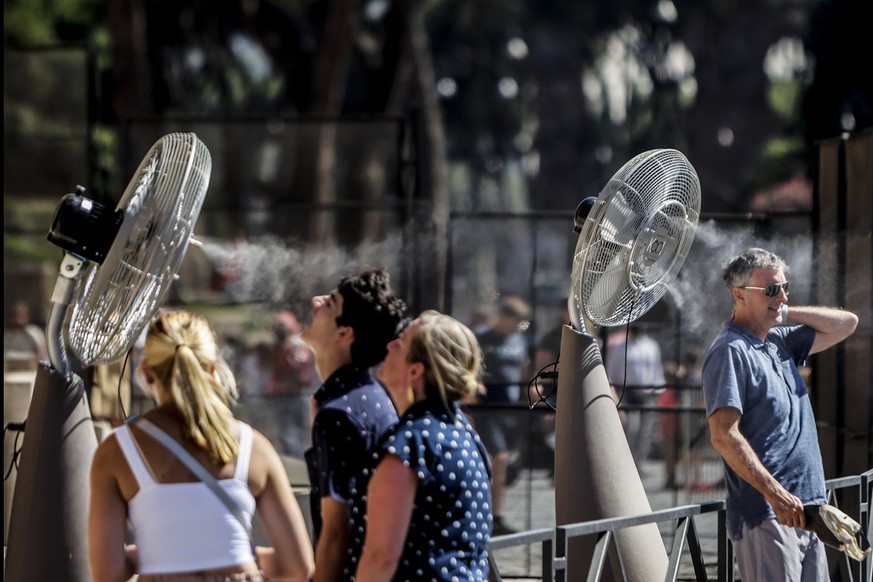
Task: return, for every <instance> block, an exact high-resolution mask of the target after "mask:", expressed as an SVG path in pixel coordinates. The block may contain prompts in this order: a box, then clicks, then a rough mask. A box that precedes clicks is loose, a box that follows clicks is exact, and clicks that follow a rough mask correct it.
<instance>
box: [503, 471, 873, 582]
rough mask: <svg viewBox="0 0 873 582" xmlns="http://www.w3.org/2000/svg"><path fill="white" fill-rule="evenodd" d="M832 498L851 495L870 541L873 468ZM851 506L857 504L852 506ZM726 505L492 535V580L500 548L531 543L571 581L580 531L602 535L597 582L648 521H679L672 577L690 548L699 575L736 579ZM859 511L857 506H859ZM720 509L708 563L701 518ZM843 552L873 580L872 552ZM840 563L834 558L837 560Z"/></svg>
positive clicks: (846, 567) (849, 576) (835, 484)
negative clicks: (622, 538) (623, 536)
mask: <svg viewBox="0 0 873 582" xmlns="http://www.w3.org/2000/svg"><path fill="white" fill-rule="evenodd" d="M825 485H826V487H827V499H828V503H830V504H832V505H835V506H838V502H839V499H838V498H839V497H840V496H843V497H849V499H848V500H844V502H843V505H844V506H846V507H847V509H849V511H848V512H847V513H849V514H850V515H854V516H857V517H858V522H859V523H861V524H862V526H863V527H864V530H865V531H866V536H867V541H868V543H869V542H870V540H871V536H873V512H871V498H873V469H870V470H869V471H867V472H865V473H862V474H860V475H853V476H849V477H840V478H837V479H830V480H828V481H827V482H826V484H825ZM849 506H851V507H849ZM725 508H726V504H725V502H724V501H711V502H706V503H701V504H694V505H685V506H681V507H675V508H670V509H664V510H660V511H654V512H652V513H647V514H643V515H635V516H627V517H617V518H611V519H601V520H596V521H588V522H582V523H574V524H569V525H563V526H558V527H555V528H544V529H537V530H531V531H526V532H519V533H515V534H510V535H504V536H497V537H494V538H492V540H491V544H490V550H491V552H490V565H491V571H490V574H489V581H490V582H502V580H503V578H502V577H501V575H500V571H499V568H498V564H497V561H496V559H495V558H494V552H495V551H496V550H502V549H508V548H516V547H520V546H526V545H530V544H541V546H542V580H543V582H565V581H568V580H570V579H571V578H570V574H571V573H570V572H568V569H567V548H568V546H569V540H570V539H571V538H574V537H578V536H587V535H596V536H598V541H597V544H596V546H595V550H594V554H593V557H592V560H591V564H590V565H589V568H588V573H587V580H588V581H589V582H597V581H599V580H601V579H602V576H603V573H604V569H605V566H606V560H607V557H612V558H614V559H613V560H612V563H613V564H618V567H619V568H621V555H620V551H619V547H618V544H617V543H616V541H615V539H616V533H617V532H618V531H619V530H621V529H624V528H628V527H631V526H638V525H644V524H651V523H656V524H664V523H669V522H675V527H674V528H673V536H672V542H671V547H670V549H669V553H668V555H669V562H668V570H667V577H666V580H667V581H672V582H675V581H677V580H679V575H680V562H681V560H682V557H683V553H684V552H685V551H686V550H687V551H688V552H689V554H690V559H691V563H692V567H693V573H694V578H693V579H694V580H698V581H708V580H710V578H709V576H708V573H707V567H708V566H714V567H715V580H717V581H718V582H732V581H733V580H734V557H733V546H732V544H731V542H730V540H729V539H728V537H727V528H726V525H725V523H726V519H725V515H726V513H725ZM853 510H854V511H853ZM713 512H715V513H716V514H717V520H718V531H717V537H718V541H717V552H716V560H717V561H716V563H715V564H709V565H708V564H706V560H705V557H704V553H703V551H702V546H701V543H700V536H699V534H698V526H697V521H696V519H697V518H698V517H700V516H701V515H705V514H711V513H713ZM838 555H839V556H840V560H839V568H840V571H841V574H842V579H843V580H849V581H852V582H854V581H856V580H857V581H869V580H871V579H873V559H871V558H870V556H869V555H868V557H867V558H866V559H865V560H863V561H861V562H858V561H854V560H850V559H849V558H848V556H846V555H845V554H843V553H839V554H838ZM833 563H834V562H833V561H831V564H833ZM572 574H573V578H572V579H573V580H579V579H581V577H580V575H579V573H577V572H573V573H572ZM621 574H622V578H621V579H622V580H627V579H628V578H627V577H626V575H625V573H624V571H623V570H622V571H621Z"/></svg>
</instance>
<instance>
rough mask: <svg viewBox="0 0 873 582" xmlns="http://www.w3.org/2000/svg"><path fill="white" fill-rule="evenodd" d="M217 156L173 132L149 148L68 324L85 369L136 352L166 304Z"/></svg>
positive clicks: (84, 281) (81, 287) (194, 138)
mask: <svg viewBox="0 0 873 582" xmlns="http://www.w3.org/2000/svg"><path fill="white" fill-rule="evenodd" d="M211 171H212V158H211V156H210V154H209V150H208V149H207V148H206V146H205V145H204V144H203V142H201V141H200V140H199V139H198V138H197V136H196V135H194V134H193V133H171V134H168V135H165V136H164V137H162V138H161V139H160V140H158V141H157V142H156V143H155V144H154V145H153V146H152V147H151V149H150V150H149V151H148V153H147V154H146V156H145V158H143V160H142V162H141V163H140V165H139V168H138V169H137V172H136V174H135V175H134V177H133V179H132V180H131V182H130V184H128V186H127V189H126V190H125V192H124V195H123V196H122V198H121V201H120V202H119V203H118V210H121V211H123V212H124V221H123V223H122V225H121V228H120V230H119V232H118V235H117V236H116V238H115V242H114V243H113V244H112V247H111V248H110V250H109V253H108V254H107V257H106V260H105V261H104V262H103V264H102V265H97V264H93V263H92V264H89V266H88V267H86V269H87V270H86V272H85V273H84V275H83V276H82V278H81V280H80V283H79V288H78V289H77V292H76V294H75V297H78V300H77V301H76V302H75V304H74V305H73V308H72V310H71V315H70V321H69V324H68V326H67V337H68V339H69V343H70V347H72V349H73V351H74V352H75V353H76V356H77V357H78V358H79V360H80V361H81V362H82V364H83V365H86V366H88V365H94V364H101V363H108V362H112V361H115V360H117V359H118V358H120V357H121V356H122V355H124V353H125V352H127V351H128V350H130V348H131V347H132V346H133V344H134V343H135V342H136V339H137V337H138V336H139V334H140V332H141V331H142V330H143V328H144V327H145V326H146V324H147V323H148V321H149V319H151V317H152V316H153V315H154V313H155V312H156V311H157V309H158V308H159V307H160V305H161V303H162V302H163V300H164V297H165V296H166V294H167V291H168V290H169V287H170V284H171V283H172V282H173V279H174V278H175V275H176V271H178V268H179V265H180V264H181V262H182V259H183V258H184V255H185V250H186V249H187V247H188V241H189V239H190V237H191V233H192V232H193V230H194V224H195V222H196V220H197V216H198V215H199V213H200V208H201V207H202V205H203V200H204V198H205V196H206V190H207V188H208V186H209V178H210V174H211Z"/></svg>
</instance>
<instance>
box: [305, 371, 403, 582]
mask: <svg viewBox="0 0 873 582" xmlns="http://www.w3.org/2000/svg"><path fill="white" fill-rule="evenodd" d="M315 400H316V402H317V403H318V406H319V410H318V413H317V414H316V415H315V419H314V421H313V423H312V448H311V449H309V450H308V451H306V455H305V457H306V467H307V469H308V472H309V482H310V486H311V492H310V503H311V509H312V522H313V526H314V529H315V537H316V539H318V536H319V535H320V533H321V499H322V497H331V498H333V499H336V500H337V501H339V502H340V503H345V504H347V505H348V506H349V519H350V522H351V523H350V525H351V530H350V531H351V532H352V536H351V542H350V545H349V548H348V553H347V556H346V567H345V572H344V576H345V577H346V579H350V578H351V577H352V574H353V573H354V568H355V563H356V562H357V559H358V557H359V556H360V555H361V550H362V549H363V547H364V534H365V521H364V520H365V518H366V509H365V508H366V502H367V500H366V494H367V484H368V483H369V480H370V474H371V472H372V469H373V467H374V457H373V453H374V452H375V451H376V446H377V445H378V443H379V441H380V440H381V438H382V437H383V435H385V433H386V432H387V431H388V429H389V428H391V426H393V425H394V424H395V423H396V422H397V410H396V409H395V408H394V403H393V402H392V401H391V397H390V396H388V393H387V392H386V391H385V388H383V387H382V385H381V384H379V383H378V382H377V381H376V380H375V379H374V378H373V377H372V376H371V375H370V373H369V371H367V370H365V369H361V368H358V367H356V366H353V365H351V364H348V365H346V366H343V367H341V368H339V369H338V370H337V371H336V372H334V373H333V374H331V375H330V377H329V378H328V379H327V380H326V381H325V382H324V384H322V385H321V387H320V388H319V389H318V390H317V391H316V393H315ZM356 532H360V535H358V534H356Z"/></svg>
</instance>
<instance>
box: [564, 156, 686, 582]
mask: <svg viewBox="0 0 873 582" xmlns="http://www.w3.org/2000/svg"><path fill="white" fill-rule="evenodd" d="M579 208H580V209H579V210H577V213H576V230H577V231H578V232H580V235H579V241H578V244H577V246H576V252H575V254H574V257H573V268H572V274H571V285H570V292H569V296H568V305H569V308H570V314H571V317H572V324H573V325H572V326H565V327H564V330H563V335H562V339H561V356H560V374H559V377H558V407H557V418H556V427H555V504H556V519H557V523H558V525H565V524H570V523H577V522H582V521H591V520H596V519H606V518H614V517H622V516H629V515H638V514H644V513H649V512H651V507H650V505H649V502H648V499H647V497H646V493H645V489H644V488H643V484H642V480H641V479H640V475H639V473H638V471H637V469H636V466H635V465H634V460H633V456H632V454H631V451H630V447H629V446H628V442H627V438H626V437H625V434H624V430H623V428H622V425H621V420H620V419H619V415H618V410H617V408H616V403H615V400H614V398H613V395H612V391H611V390H610V385H609V381H608V379H607V377H606V371H605V370H604V368H603V363H602V360H601V356H600V352H599V348H598V345H597V342H596V340H595V338H594V337H592V336H591V335H589V333H588V331H587V330H586V321H587V322H591V323H593V324H596V325H602V326H613V325H620V324H626V323H629V322H632V321H634V320H636V319H638V318H639V317H641V316H642V315H644V314H645V313H646V312H647V311H648V310H649V309H650V308H651V307H652V306H654V305H655V303H657V301H658V300H659V299H660V298H661V297H662V296H663V295H664V293H665V292H666V291H667V287H668V284H669V283H670V281H672V280H673V279H674V278H675V276H676V275H677V273H678V272H679V268H680V267H681V266H682V263H683V262H684V261H685V258H686V256H687V254H688V250H689V248H690V246H691V243H692V241H693V239H694V233H695V230H696V228H697V222H698V218H699V213H700V181H699V179H698V177H697V173H696V172H695V171H694V168H693V167H692V166H691V164H690V163H689V162H688V160H687V159H686V158H685V156H684V155H682V153H680V152H678V151H676V150H673V149H657V150H651V151H647V152H644V153H642V154H639V155H637V156H636V157H634V158H633V159H631V160H630V161H628V162H627V163H626V164H625V165H624V166H622V167H621V169H620V170H619V171H618V172H617V173H616V174H615V175H614V176H613V177H612V179H610V180H609V182H608V183H607V184H606V186H605V187H604V188H603V190H602V191H601V192H600V194H599V195H598V196H597V199H596V201H593V203H592V202H591V201H590V200H586V201H583V204H580V207H579ZM596 541H597V540H593V539H590V536H589V537H582V538H574V539H572V540H571V541H570V546H569V548H570V552H569V553H568V567H569V568H570V570H569V572H568V575H569V577H568V579H582V577H583V576H584V574H583V573H582V572H581V571H580V570H581V569H584V568H586V567H587V568H589V571H591V570H597V571H600V570H601V569H602V568H604V567H605V564H606V559H605V558H606V555H607V554H608V555H609V556H611V557H612V558H613V560H612V561H611V562H610V564H611V566H612V568H613V571H614V572H615V574H616V576H617V577H621V578H620V579H624V580H639V581H648V580H652V581H654V580H665V579H673V578H670V577H666V574H667V570H668V568H669V566H670V565H669V564H668V560H667V554H666V550H665V549H664V545H663V543H662V540H661V535H660V532H659V530H658V527H657V524H649V525H642V526H635V527H632V528H628V529H622V530H620V531H619V532H618V533H617V534H616V535H615V539H614V541H613V542H611V543H614V546H613V548H614V549H617V550H618V551H617V552H608V549H609V544H605V545H604V544H597V543H596ZM676 566H677V567H678V562H677V564H676ZM674 577H675V576H674Z"/></svg>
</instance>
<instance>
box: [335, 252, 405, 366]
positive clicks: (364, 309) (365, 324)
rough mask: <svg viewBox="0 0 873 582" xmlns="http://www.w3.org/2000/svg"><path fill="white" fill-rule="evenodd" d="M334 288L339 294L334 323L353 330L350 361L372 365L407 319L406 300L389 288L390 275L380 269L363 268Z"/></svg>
mask: <svg viewBox="0 0 873 582" xmlns="http://www.w3.org/2000/svg"><path fill="white" fill-rule="evenodd" d="M337 291H339V293H340V295H342V297H343V312H342V315H340V316H339V317H337V318H336V323H337V325H347V326H349V327H351V328H352V329H353V330H354V331H355V341H354V342H353V343H352V363H354V364H355V365H356V366H360V367H362V368H370V367H372V366H375V365H376V364H378V363H379V362H381V361H382V360H383V359H385V354H386V353H387V351H388V348H387V346H388V342H390V341H391V340H393V339H395V338H396V337H397V334H398V333H399V332H400V330H401V329H402V328H403V326H404V325H405V324H406V323H407V320H406V304H405V303H404V302H403V300H401V299H399V298H397V297H395V296H394V295H393V294H392V292H391V285H390V277H389V275H388V272H387V271H385V270H383V269H374V270H371V271H364V272H362V273H359V274H357V275H350V276H348V277H344V278H343V279H342V280H340V283H339V285H338V286H337Z"/></svg>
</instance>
